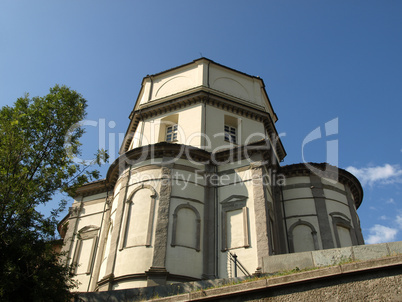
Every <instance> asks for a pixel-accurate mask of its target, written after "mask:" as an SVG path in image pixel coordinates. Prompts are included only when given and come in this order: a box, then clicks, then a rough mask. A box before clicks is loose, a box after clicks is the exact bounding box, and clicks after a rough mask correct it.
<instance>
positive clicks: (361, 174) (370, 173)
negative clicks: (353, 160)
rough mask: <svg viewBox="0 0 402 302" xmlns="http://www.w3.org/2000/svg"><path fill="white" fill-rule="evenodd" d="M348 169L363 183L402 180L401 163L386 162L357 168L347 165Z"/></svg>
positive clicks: (388, 182)
mask: <svg viewBox="0 0 402 302" xmlns="http://www.w3.org/2000/svg"><path fill="white" fill-rule="evenodd" d="M346 170H347V171H349V172H350V173H352V174H353V175H355V176H356V177H357V178H358V179H359V180H360V182H361V183H362V185H363V186H364V185H366V184H369V185H370V186H372V185H374V184H377V183H380V184H391V183H395V182H402V169H401V168H400V167H399V165H390V164H385V165H384V166H377V167H368V168H360V169H359V168H356V167H352V166H350V167H347V168H346Z"/></svg>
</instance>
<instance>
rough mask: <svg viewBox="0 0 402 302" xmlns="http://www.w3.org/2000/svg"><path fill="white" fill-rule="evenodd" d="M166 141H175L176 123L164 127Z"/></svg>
mask: <svg viewBox="0 0 402 302" xmlns="http://www.w3.org/2000/svg"><path fill="white" fill-rule="evenodd" d="M166 141H167V142H175V141H177V124H176V125H171V126H167V127H166Z"/></svg>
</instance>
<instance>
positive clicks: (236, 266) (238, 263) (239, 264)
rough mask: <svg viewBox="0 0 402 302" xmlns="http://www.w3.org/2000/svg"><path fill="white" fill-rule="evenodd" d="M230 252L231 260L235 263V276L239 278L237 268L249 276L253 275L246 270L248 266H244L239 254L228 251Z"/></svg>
mask: <svg viewBox="0 0 402 302" xmlns="http://www.w3.org/2000/svg"><path fill="white" fill-rule="evenodd" d="M228 253H229V259H230V261H232V262H233V263H234V276H235V278H237V268H239V269H240V271H241V272H242V273H243V274H244V275H245V276H247V277H251V275H250V273H249V272H248V271H247V270H246V268H245V267H244V266H243V264H241V262H240V261H239V260H237V255H236V254H232V253H231V252H230V251H228Z"/></svg>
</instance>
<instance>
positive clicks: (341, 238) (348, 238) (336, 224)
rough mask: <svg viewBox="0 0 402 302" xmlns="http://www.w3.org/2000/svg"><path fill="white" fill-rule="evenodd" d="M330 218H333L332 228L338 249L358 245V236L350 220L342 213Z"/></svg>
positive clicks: (335, 213)
mask: <svg viewBox="0 0 402 302" xmlns="http://www.w3.org/2000/svg"><path fill="white" fill-rule="evenodd" d="M330 216H331V217H332V227H333V229H334V234H335V241H336V245H337V247H347V246H352V245H357V238H356V234H355V232H354V229H353V227H352V225H351V223H350V219H349V218H348V217H347V216H346V215H345V214H343V213H340V212H333V213H331V214H330Z"/></svg>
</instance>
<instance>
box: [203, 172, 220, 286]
mask: <svg viewBox="0 0 402 302" xmlns="http://www.w3.org/2000/svg"><path fill="white" fill-rule="evenodd" d="M214 175H215V174H214V167H213V166H211V165H205V191H204V222H203V234H204V235H203V244H202V246H203V248H202V253H203V255H202V256H203V274H202V278H203V279H215V278H216V276H215V268H216V265H217V264H216V251H217V247H216V246H215V242H216V213H215V209H216V203H217V200H215V190H216V187H215V184H213V183H212V181H211V177H213V178H212V179H216V178H215V176H214Z"/></svg>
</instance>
